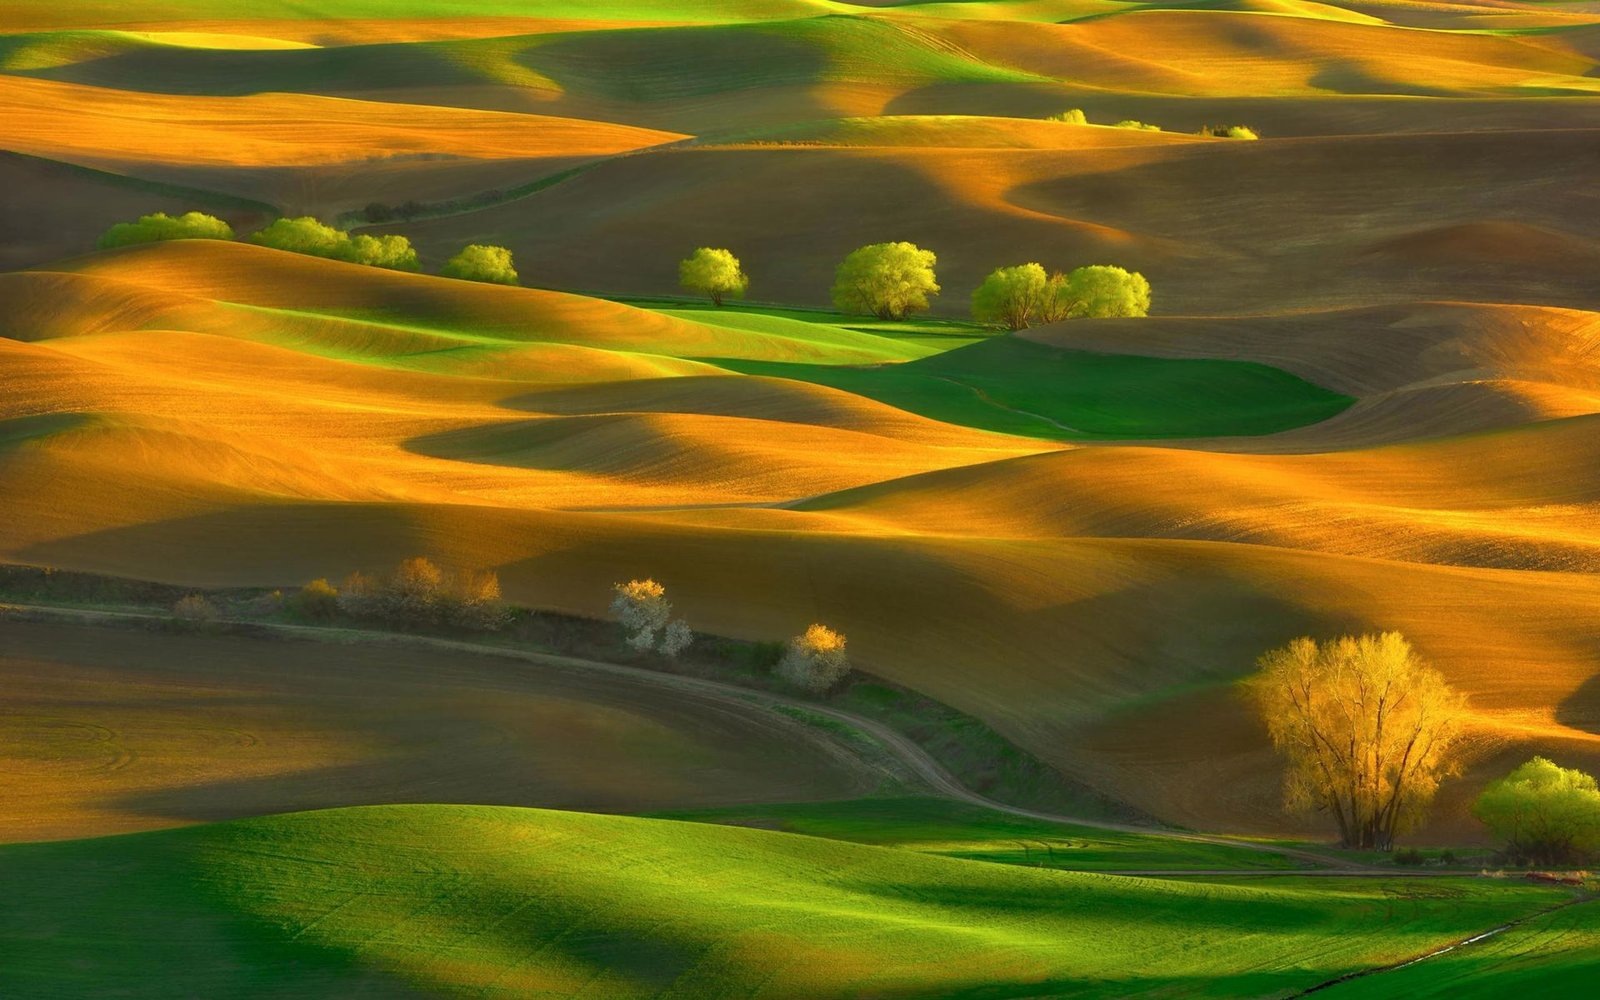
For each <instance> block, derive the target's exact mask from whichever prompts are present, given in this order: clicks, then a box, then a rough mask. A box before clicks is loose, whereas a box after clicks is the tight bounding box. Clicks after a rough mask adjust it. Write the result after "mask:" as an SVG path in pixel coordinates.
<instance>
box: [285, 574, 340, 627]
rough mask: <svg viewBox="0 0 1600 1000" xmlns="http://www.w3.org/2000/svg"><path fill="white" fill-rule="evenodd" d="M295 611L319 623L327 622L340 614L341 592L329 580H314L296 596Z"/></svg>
mask: <svg viewBox="0 0 1600 1000" xmlns="http://www.w3.org/2000/svg"><path fill="white" fill-rule="evenodd" d="M294 609H295V610H296V611H298V612H300V613H301V614H302V615H305V616H306V617H307V618H312V619H315V620H317V621H327V620H328V619H330V618H332V617H333V616H334V615H336V614H338V613H339V591H338V590H337V589H336V588H335V587H334V586H333V584H331V583H329V582H328V581H327V580H322V579H317V580H312V581H311V582H310V583H308V584H306V585H305V586H304V587H301V588H300V592H299V593H298V594H296V595H295V596H294Z"/></svg>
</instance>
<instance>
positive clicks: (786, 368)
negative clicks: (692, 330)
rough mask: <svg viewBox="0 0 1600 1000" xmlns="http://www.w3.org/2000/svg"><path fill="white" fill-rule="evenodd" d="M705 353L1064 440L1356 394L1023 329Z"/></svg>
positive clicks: (1317, 416) (1240, 427) (1309, 416)
mask: <svg viewBox="0 0 1600 1000" xmlns="http://www.w3.org/2000/svg"><path fill="white" fill-rule="evenodd" d="M702 360H705V361H708V362H710V363H712V364H716V365H719V366H721V367H723V368H727V369H730V370H732V371H738V372H743V373H745V374H750V375H768V376H774V377H778V378H791V379H798V380H800V381H802V382H815V383H818V384H820V385H828V386H832V387H834V388H836V389H843V390H845V391H846V392H853V393H856V394H857V395H861V396H867V397H869V398H872V399H876V400H878V401H880V402H883V403H888V404H889V405H891V406H897V407H899V408H901V409H903V410H909V411H911V412H912V413H918V414H921V415H923V416H926V417H932V418H934V419H936V420H943V421H946V422H948V423H955V424H964V425H966V426H969V427H977V428H982V429H984V430H992V431H1003V432H1006V433H1011V434H1022V435H1027V436H1030V437H1041V438H1052V439H1056V440H1074V439H1081V438H1119V437H1120V438H1160V437H1212V436H1223V435H1251V434H1271V433H1274V432H1277V431H1283V430H1288V429H1290V428H1293V427H1300V426H1304V425H1306V424H1311V423H1315V422H1317V421H1319V420H1326V419H1327V418H1328V417H1331V416H1333V415H1334V414H1336V413H1339V412H1341V411H1342V410H1344V409H1345V408H1346V407H1347V406H1349V405H1350V404H1351V403H1352V402H1353V400H1351V399H1350V398H1349V397H1347V396H1341V395H1339V394H1337V393H1333V392H1329V391H1328V390H1326V389H1323V388H1321V387H1319V386H1316V385H1313V384H1311V383H1310V382H1307V381H1305V380H1304V379H1301V378H1299V377H1297V376H1295V375H1291V374H1289V373H1288V372H1285V371H1282V370H1280V369H1277V368H1271V367H1268V366H1266V365H1259V364H1252V363H1248V362H1242V361H1222V360H1206V359H1200V360H1195V359H1169V358H1147V357H1137V356H1133V355H1121V354H1091V353H1088V352H1085V351H1068V350H1061V349H1058V348H1053V347H1049V346H1046V345H1043V344H1037V343H1034V342H1032V341H1028V340H1023V339H1021V338H1018V337H1001V338H995V339H993V340H990V341H987V342H984V343H980V344H974V345H972V346H970V347H966V348H962V349H959V350H955V351H950V352H947V353H944V354H940V355H937V356H935V357H929V358H925V359H922V360H918V361H911V362H907V363H905V364H899V365H884V366H878V367H843V366H828V365H817V364H773V363H767V362H750V361H738V360H727V359H717V358H704V359H702Z"/></svg>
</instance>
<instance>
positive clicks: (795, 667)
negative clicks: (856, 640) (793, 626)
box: [777, 625, 850, 694]
mask: <svg viewBox="0 0 1600 1000" xmlns="http://www.w3.org/2000/svg"><path fill="white" fill-rule="evenodd" d="M849 672H850V660H849V658H848V657H847V656H846V655H845V638H844V636H842V635H840V634H839V633H838V632H835V631H834V630H833V629H831V628H828V627H827V626H826V625H812V626H811V627H810V628H808V629H806V630H805V632H803V633H801V634H800V635H797V636H795V637H794V638H793V639H790V640H789V645H788V648H787V649H785V650H784V654H783V659H781V660H779V661H778V666H777V674H778V676H779V677H781V678H783V679H784V680H786V681H788V682H789V683H790V684H793V685H794V686H796V687H800V688H804V689H806V690H807V691H810V692H812V693H813V694H825V693H827V692H828V691H830V690H832V689H833V687H834V686H835V685H836V684H838V683H839V682H840V681H842V680H844V678H845V675H846V674H848V673H849Z"/></svg>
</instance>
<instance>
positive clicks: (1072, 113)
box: [1045, 108, 1089, 125]
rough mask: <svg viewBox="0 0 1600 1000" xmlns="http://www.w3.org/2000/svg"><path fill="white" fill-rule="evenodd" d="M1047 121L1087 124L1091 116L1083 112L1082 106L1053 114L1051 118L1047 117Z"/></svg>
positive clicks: (1064, 123) (1065, 123)
mask: <svg viewBox="0 0 1600 1000" xmlns="http://www.w3.org/2000/svg"><path fill="white" fill-rule="evenodd" d="M1045 121H1047V122H1060V123H1061V124H1063V125H1087V124H1089V116H1088V115H1085V114H1084V113H1083V109H1082V108H1072V109H1071V110H1069V111H1063V112H1061V113H1060V114H1058V115H1051V116H1050V117H1049V118H1046V119H1045Z"/></svg>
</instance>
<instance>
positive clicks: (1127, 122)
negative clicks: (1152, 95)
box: [1111, 118, 1161, 132]
mask: <svg viewBox="0 0 1600 1000" xmlns="http://www.w3.org/2000/svg"><path fill="white" fill-rule="evenodd" d="M1111 127H1112V128H1126V129H1133V130H1134V131H1135V132H1159V131H1161V126H1160V125H1146V124H1145V123H1144V122H1141V121H1135V120H1133V119H1132V118H1124V119H1123V120H1122V121H1120V122H1117V123H1116V124H1115V125H1113V126H1111Z"/></svg>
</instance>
